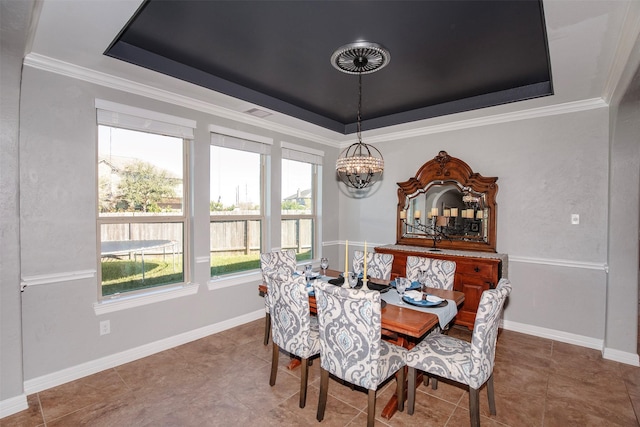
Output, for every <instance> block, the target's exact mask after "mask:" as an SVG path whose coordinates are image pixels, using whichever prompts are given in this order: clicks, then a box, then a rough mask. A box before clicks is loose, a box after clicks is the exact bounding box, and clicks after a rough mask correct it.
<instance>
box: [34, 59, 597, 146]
mask: <svg viewBox="0 0 640 427" xmlns="http://www.w3.org/2000/svg"><path fill="white" fill-rule="evenodd" d="M24 65H25V66H29V67H33V68H36V69H39V70H43V71H49V72H52V73H56V74H60V75H64V76H67V77H71V78H74V79H78V80H83V81H86V82H89V83H93V84H97V85H100V86H104V87H109V88H112V89H116V90H121V91H124V92H128V93H133V94H136V95H140V96H144V97H147V98H151V99H155V100H158V101H162V102H167V103H170V104H174V105H180V106H182V107H186V108H190V109H193V110H197V111H202V112H205V113H209V114H212V115H215V116H218V117H222V118H226V119H230V120H234V121H237V122H241V123H247V124H250V125H253V126H256V127H259V128H262V129H267V130H271V131H274V132H279V133H283V134H286V135H290V136H295V137H298V138H301V139H305V140H308V141H313V142H317V143H319V144H323V145H327V146H330V147H334V148H340V149H342V148H345V147H348V146H349V145H351V144H352V143H353V142H354V141H355V140H349V141H343V142H337V141H335V140H332V139H328V138H324V137H320V136H318V135H315V134H313V133H310V132H305V131H301V130H298V129H295V128H292V127H289V126H284V125H280V124H276V123H271V122H268V121H265V120H262V119H258V118H254V117H253V116H250V115H248V114H244V113H240V112H236V111H231V110H229V109H226V108H222V107H219V106H216V105H214V104H211V103H209V102H204V101H200V100H197V99H194V98H190V97H187V96H184V95H179V94H176V93H173V92H170V91H166V90H163V89H158V88H155V87H152V86H149V85H145V84H142V83H138V82H134V81H131V80H127V79H124V78H121V77H116V76H113V75H110V74H106V73H103V72H100V71H96V70H92V69H89V68H85V67H81V66H78V65H74V64H71V63H68V62H64V61H60V60H57V59H54V58H50V57H47V56H44V55H39V54H36V53H30V54H28V55H27V56H26V57H25V59H24ZM608 106H609V104H608V103H606V102H605V101H604V100H603V99H602V98H593V99H587V100H581V101H575V102H567V103H563V104H556V105H551V106H546V107H539V108H531V109H528V110H523V111H515V112H510V113H504V114H495V115H491V116H488V117H479V118H475V119H468V120H459V121H455V122H451V123H443V124H438V125H432V126H430V125H424V126H422V127H420V128H418V129H409V130H403V131H399V132H393V133H386V134H383V135H377V136H367V137H366V140H367V143H371V144H375V143H381V142H387V141H394V140H399V139H407V138H414V137H418V136H424V135H431V134H436V133H442V132H451V131H455V130H461V129H468V128H474V127H480V126H488V125H493V124H499V123H507V122H513V121H518V120H526V119H533V118H538V117H545V116H553V115H559V114H567V113H573V112H578V111H585V110H592V109H597V108H604V107H608Z"/></svg>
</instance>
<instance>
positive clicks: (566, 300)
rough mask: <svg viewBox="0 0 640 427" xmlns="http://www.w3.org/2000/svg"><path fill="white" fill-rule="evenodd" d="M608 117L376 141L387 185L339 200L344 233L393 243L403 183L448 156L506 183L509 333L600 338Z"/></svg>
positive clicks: (501, 227) (502, 229)
mask: <svg viewBox="0 0 640 427" xmlns="http://www.w3.org/2000/svg"><path fill="white" fill-rule="evenodd" d="M608 114H609V113H608V109H607V108H599V109H594V110H588V111H582V112H573V113H567V114H562V115H556V116H547V117H539V118H531V119H526V120H519V121H513V122H508V123H501V124H494V125H491V126H481V127H475V128H471V129H460V130H455V131H449V132H444V133H437V134H432V135H425V136H421V137H416V138H410V139H406V140H403V141H390V142H386V143H381V144H378V145H377V147H378V148H379V149H380V150H381V151H382V153H383V154H384V156H385V162H386V164H387V165H388V166H387V169H386V171H385V177H384V182H383V183H382V185H381V186H380V188H379V189H378V191H377V192H375V194H373V195H372V196H371V197H369V198H365V199H361V200H354V199H349V198H347V197H343V198H342V199H341V202H340V203H341V205H340V206H341V212H342V213H341V215H342V223H341V235H344V234H346V235H348V236H349V238H350V239H354V240H365V239H366V240H368V241H369V242H376V243H378V244H385V243H393V242H395V238H396V236H395V227H394V224H395V220H396V218H395V217H396V211H395V206H396V203H397V195H396V188H397V186H396V183H397V182H400V181H405V180H407V179H408V178H409V177H411V176H414V175H415V173H416V172H417V170H418V168H419V167H420V166H421V165H422V164H423V163H424V162H426V161H428V160H430V159H432V158H433V157H435V156H436V155H437V154H438V152H439V151H440V150H445V151H447V152H448V153H449V154H450V155H452V156H454V157H459V158H461V159H462V160H464V161H466V162H467V163H468V164H469V165H470V166H471V168H472V169H473V170H474V172H478V173H480V174H482V175H484V176H497V177H498V178H499V179H498V186H499V191H498V195H497V203H498V238H497V251H498V252H501V253H506V254H508V255H509V258H510V262H509V278H510V279H511V281H512V283H513V287H514V289H513V292H512V294H511V297H510V300H509V305H508V307H507V308H506V310H505V316H504V317H505V327H511V328H514V329H520V330H527V331H529V332H531V331H536V332H540V331H542V330H545V329H551V330H554V331H561V332H563V333H567V334H576V335H579V336H583V337H586V341H590V340H603V339H604V322H605V296H606V293H605V290H606V274H605V272H604V265H605V263H606V262H607V250H606V248H607V245H606V241H607V203H606V200H607V199H608V184H607V182H608V168H609V165H608V147H609V135H608V120H609V116H608ZM380 206H385V207H388V208H387V209H380V208H379V207H380ZM354 211H355V212H357V213H358V214H356V215H353V214H352V212H354ZM572 213H578V214H580V224H579V225H571V223H570V216H571V214H572ZM576 297H579V302H578V299H577V298H576ZM594 342H595V341H594Z"/></svg>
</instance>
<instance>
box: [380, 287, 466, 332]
mask: <svg viewBox="0 0 640 427" xmlns="http://www.w3.org/2000/svg"><path fill="white" fill-rule="evenodd" d="M380 296H381V297H382V299H383V300H385V301H386V302H387V304H393V305H397V306H400V307H402V308H409V309H411V310H418V311H424V312H427V313H433V314H435V315H436V316H438V321H439V323H440V327H441V328H444V327H445V326H447V325H448V324H449V322H451V321H452V320H453V318H454V317H456V314H458V306H457V305H456V302H455V301H453V300H450V299H448V300H447V301H448V302H449V303H448V304H447V305H445V306H444V307H418V306H415V305H411V304H409V303H407V302H404V301H403V304H402V305H401V304H400V295H398V292H397V291H396V290H395V289H393V288H392V289H389V291H388V292H385V293H383V294H380Z"/></svg>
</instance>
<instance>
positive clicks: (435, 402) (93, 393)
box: [0, 319, 640, 427]
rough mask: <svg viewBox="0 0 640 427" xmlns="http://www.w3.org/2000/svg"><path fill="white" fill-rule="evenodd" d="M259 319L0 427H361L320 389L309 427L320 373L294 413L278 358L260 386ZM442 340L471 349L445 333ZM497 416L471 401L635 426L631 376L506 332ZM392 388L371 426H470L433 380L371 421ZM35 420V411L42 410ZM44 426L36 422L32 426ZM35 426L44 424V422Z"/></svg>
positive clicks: (62, 395) (61, 392) (639, 394)
mask: <svg viewBox="0 0 640 427" xmlns="http://www.w3.org/2000/svg"><path fill="white" fill-rule="evenodd" d="M263 332H264V319H259V320H256V321H254V322H250V323H248V324H246V325H242V326H240V327H238V328H233V329H231V330H228V331H225V332H222V333H218V334H213V335H210V336H208V337H205V338H202V339H199V340H196V341H194V342H191V343H187V344H184V345H181V346H179V347H176V348H174V349H170V350H167V351H164V352H161V353H158V354H155V355H152V356H149V357H145V358H143V359H140V360H137V361H134V362H131V363H127V364H125V365H121V366H118V367H116V368H114V369H108V370H106V371H104V372H100V373H98V374H95V375H91V376H88V377H86V378H82V379H80V380H77V381H73V382H71V383H68V384H63V385H61V386H58V387H54V388H51V389H49V390H45V391H42V392H40V393H37V394H34V395H31V396H29V397H28V403H29V409H27V410H25V411H22V412H20V413H18V414H15V415H12V416H10V417H5V418H3V419H2V420H0V426H3V427H5V426H7V427H8V426H29V427H36V426H38V427H39V426H43V425H44V424H43V421H44V420H46V421H47V424H46V427H50V426H75V425H91V426H115V425H118V426H120V425H123V426H124V425H126V426H129V425H135V426H154V427H155V426H178V425H179V426H203V425H229V426H235V425H242V426H251V427H260V426H285V427H286V426H303V427H304V426H323V427H326V426H329V427H333V426H335V427H344V426H350V427H356V426H362V425H365V424H366V417H367V415H366V409H367V394H366V392H365V391H364V390H357V389H356V390H352V389H351V387H350V386H349V385H343V384H341V383H340V382H338V381H335V380H331V381H330V385H329V397H328V402H327V409H326V413H325V419H324V421H323V422H322V423H321V424H320V423H318V422H317V421H316V410H317V405H318V393H319V390H318V387H319V379H320V361H319V360H318V359H316V360H315V361H314V363H313V364H312V366H310V369H309V385H308V391H307V404H306V407H305V408H304V409H301V408H299V407H298V401H299V396H300V395H299V389H300V367H297V368H295V369H293V370H289V369H287V368H288V365H289V362H290V360H291V359H290V358H289V356H288V354H286V353H284V352H281V353H280V359H279V363H278V377H277V380H276V384H275V385H274V386H273V387H270V386H269V374H270V368H271V355H272V350H271V348H272V347H271V343H270V344H269V345H267V346H264V345H263ZM449 335H451V336H454V337H456V338H460V339H463V340H466V341H470V339H471V332H470V331H468V330H467V329H466V328H459V327H454V328H452V329H451V331H449ZM494 381H495V393H496V406H497V414H496V415H495V416H490V415H489V409H488V403H487V392H486V387H483V388H482V389H481V392H480V413H481V423H482V426H484V427H487V426H489V427H498V426H500V427H521V426H536V427H538V426H549V427H555V426H562V427H566V426H569V427H571V426H576V427H578V426H579V427H583V426H587V427H591V426H638V418H637V416H636V413H640V368H638V367H633V366H628V365H624V364H620V363H616V362H612V361H609V360H603V359H602V355H601V353H600V352H599V351H598V350H593V349H588V348H583V347H577V346H572V345H569V344H565V343H559V342H555V341H551V340H548V339H543V338H537V337H532V336H529V335H526V334H521V333H517V332H512V331H501V332H500V334H499V337H498V345H497V349H496V360H495V369H494ZM394 393H395V380H391V381H389V382H388V383H386V384H384V385H383V386H382V387H381V388H380V389H379V390H378V393H377V401H376V425H377V426H381V427H385V426H390V427H394V426H416V425H420V426H445V427H458V426H463V427H466V426H468V425H469V412H468V406H469V403H468V392H467V390H466V388H464V387H463V386H460V385H455V384H453V383H450V382H447V381H444V380H440V381H439V384H438V389H437V390H432V388H431V386H424V385H423V384H422V382H420V384H419V386H418V388H417V391H416V410H415V414H414V415H413V416H409V415H408V414H407V412H406V408H405V411H404V412H397V413H396V414H395V415H394V416H393V417H392V418H391V419H383V418H382V417H381V413H382V410H383V408H384V406H385V405H386V403H387V402H388V401H389V398H390V397H391V396H392V395H393V394H394ZM41 408H42V409H41ZM43 414H44V415H43ZM43 416H44V418H43Z"/></svg>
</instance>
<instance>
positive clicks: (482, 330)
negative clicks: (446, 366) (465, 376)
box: [469, 279, 511, 389]
mask: <svg viewBox="0 0 640 427" xmlns="http://www.w3.org/2000/svg"><path fill="white" fill-rule="evenodd" d="M510 293H511V283H510V282H509V280H507V279H500V281H499V282H498V286H497V287H496V288H495V289H489V290H486V291H484V292H483V293H482V296H481V297H480V304H479V305H478V313H477V314H476V322H475V324H474V326H473V336H472V337H471V370H470V373H469V386H471V387H473V388H476V389H477V388H480V386H481V385H482V384H484V383H485V381H487V379H488V378H489V377H490V376H491V374H492V372H493V365H494V361H495V356H496V340H497V339H498V326H499V323H500V313H501V312H502V308H503V306H504V302H505V300H506V299H507V297H508V296H509V294H510Z"/></svg>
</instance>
